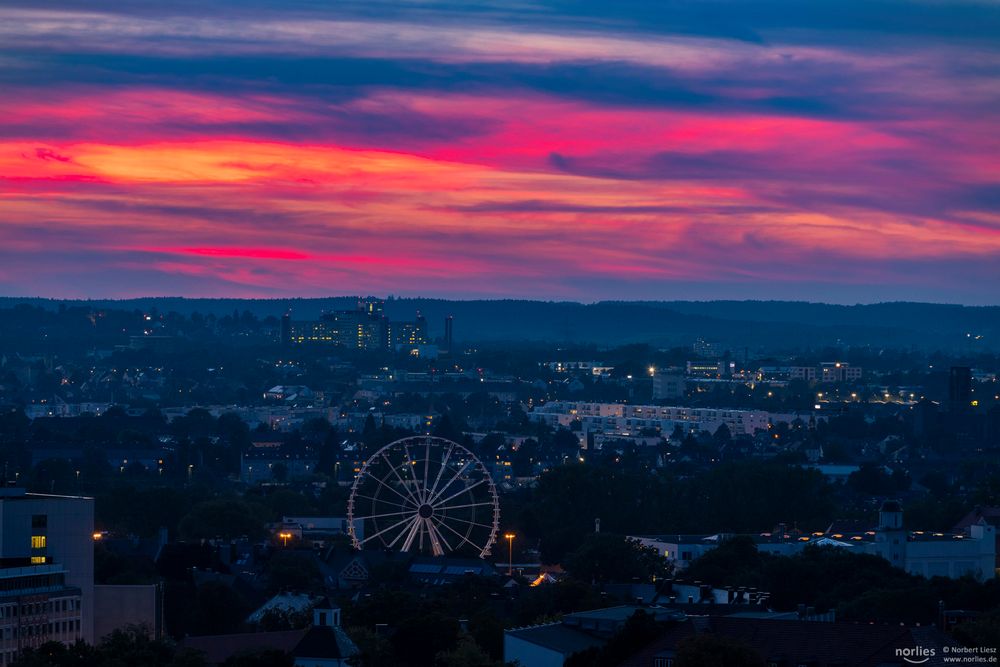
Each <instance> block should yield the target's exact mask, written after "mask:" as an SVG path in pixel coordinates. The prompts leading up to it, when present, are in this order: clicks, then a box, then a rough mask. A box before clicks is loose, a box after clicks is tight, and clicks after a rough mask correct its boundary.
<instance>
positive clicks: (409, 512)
mask: <svg viewBox="0 0 1000 667" xmlns="http://www.w3.org/2000/svg"><path fill="white" fill-rule="evenodd" d="M403 515H406V516H413V510H404V511H402V512H386V513H385V514H365V515H363V516H355V517H354V519H355V521H358V520H361V521H364V520H365V519H384V518H385V517H387V516H403Z"/></svg>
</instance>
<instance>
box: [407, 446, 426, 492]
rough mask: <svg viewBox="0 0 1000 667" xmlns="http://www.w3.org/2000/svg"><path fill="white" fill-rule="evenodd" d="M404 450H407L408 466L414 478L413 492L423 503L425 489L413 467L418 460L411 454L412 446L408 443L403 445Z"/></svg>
mask: <svg viewBox="0 0 1000 667" xmlns="http://www.w3.org/2000/svg"><path fill="white" fill-rule="evenodd" d="M403 451H405V452H406V462H407V465H406V467H407V468H409V469H410V477H412V478H413V492H414V493H415V494H416V496H417V500H418V501H419V503H420V504H421V505H422V504H423V503H424V491H423V489H422V488H421V484H420V481H419V480H417V473H416V471H415V470H414V469H413V468H414V467H415V464H416V461H414V460H413V458H412V457H411V456H410V447H409V446H408V445H403Z"/></svg>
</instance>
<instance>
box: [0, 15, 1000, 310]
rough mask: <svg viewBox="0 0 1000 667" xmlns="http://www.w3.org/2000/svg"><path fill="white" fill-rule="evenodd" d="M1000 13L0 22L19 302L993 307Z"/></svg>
mask: <svg viewBox="0 0 1000 667" xmlns="http://www.w3.org/2000/svg"><path fill="white" fill-rule="evenodd" d="M998 25H1000V8H998V6H997V5H995V4H992V3H985V2H983V3H975V2H970V3H949V4H947V5H945V4H943V3H940V4H939V3H931V2H926V3H925V2H906V3H896V2H864V3H860V2H849V3H846V4H845V3H832V2H822V3H811V4H809V5H808V7H803V6H801V5H799V4H797V3H792V2H789V1H787V0H775V1H773V2H767V3H757V4H756V5H754V6H752V7H751V6H748V5H743V4H739V3H732V2H717V3H707V4H704V3H703V4H700V5H690V4H683V3H678V4H673V3H667V4H663V3H656V4H655V5H654V4H653V3H642V2H635V3H615V4H614V5H613V6H608V5H606V4H605V3H589V2H584V3H564V2H558V1H557V0H543V1H542V2H538V3H533V4H523V5H516V6H514V5H510V4H506V3H482V4H479V5H477V6H475V7H468V6H464V5H454V4H451V3H446V2H424V3H408V4H406V5H403V6H400V5H398V4H396V3H380V2H367V3H341V4H338V5H337V7H336V8H329V7H319V6H315V5H313V4H312V3H307V2H301V3H276V2H268V1H265V0H261V1H259V2H250V3H240V4H236V3H232V4H230V3H221V4H214V5H213V6H212V8H208V9H206V8H204V7H199V6H198V5H196V4H195V3H186V2H182V3H173V4H172V5H171V6H170V7H169V8H162V7H150V6H146V5H145V4H143V3H128V2H114V3H111V2H98V3H88V4H87V5H83V4H81V3H76V2H72V1H63V2H55V3H49V4H48V6H47V8H46V9H44V10H40V9H37V8H33V7H32V6H31V5H30V3H18V2H13V3H7V4H6V5H5V6H4V7H3V8H0V40H2V43H3V46H2V47H0V64H2V65H3V66H2V67H0V87H2V89H3V90H4V91H5V93H6V94H4V95H3V96H2V98H0V112H2V115H0V119H2V120H0V221H2V223H3V224H2V225H0V294H2V295H11V296H46V297H56V298H74V297H79V298H84V297H92V298H127V297H137V296H159V295H164V296H191V297H203V296H212V297H288V296H306V297H311V296H326V295H329V294H350V293H361V294H367V293H371V294H387V293H392V294H397V295H402V296H417V295H420V296H436V297H444V298H508V297H524V298H533V299H567V300H575V301H585V302H589V301H595V300H601V299H678V298H682V299H683V298H690V299H716V298H721V299H725V298H732V299H756V298H765V299H772V298H773V299H801V300H809V301H822V302H830V303H855V302H866V303H870V302H875V301H888V300H908V301H938V302H949V303H965V304H970V305H984V304H991V305H996V304H997V303H998V300H997V296H996V293H995V285H996V284H997V283H998V282H1000V214H998V204H1000V186H998V184H997V183H998V180H1000V179H998V176H1000V162H998V158H997V157H996V156H997V155H1000V135H998V133H997V132H996V127H997V123H998V120H1000V118H998V116H1000V112H998V109H1000V104H998V102H1000V99H998V98H1000V89H998V85H997V81H998V78H997V73H998V72H1000V57H998V56H1000V49H998V47H1000V40H998V39H997V34H1000V33H998V30H997V27H998Z"/></svg>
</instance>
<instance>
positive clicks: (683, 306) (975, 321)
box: [0, 297, 1000, 351]
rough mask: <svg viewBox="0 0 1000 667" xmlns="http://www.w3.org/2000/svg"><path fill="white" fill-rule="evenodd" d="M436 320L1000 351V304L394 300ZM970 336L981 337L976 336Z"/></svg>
mask: <svg viewBox="0 0 1000 667" xmlns="http://www.w3.org/2000/svg"><path fill="white" fill-rule="evenodd" d="M355 302H356V297H330V298H322V299H186V298H172V297H171V298H166V297H164V298H143V299H125V300H95V301H83V302H81V301H68V300H53V299H35V298H27V299H20V298H13V297H0V308H10V307H12V306H13V305H15V304H18V303H28V304H31V305H35V306H42V307H45V308H52V309H55V308H58V307H59V305H60V304H67V305H70V304H72V305H85V304H89V305H92V306H93V307H95V308H115V309H125V310H133V309H138V310H143V311H150V310H152V309H154V308H155V309H156V310H158V311H160V312H170V311H174V312H178V313H182V314H185V315H189V314H191V313H194V312H200V313H202V314H209V313H214V314H216V315H218V316H221V315H226V314H230V313H232V312H233V311H234V310H238V311H241V312H242V311H244V310H249V311H251V312H253V313H254V314H256V315H257V316H258V317H267V316H280V315H282V314H283V313H285V312H291V313H292V319H294V320H310V319H316V318H318V317H319V315H320V314H321V313H322V312H324V311H330V310H340V309H345V308H350V307H352V306H353V304H354V303H355ZM418 310H419V311H420V312H422V313H423V314H424V315H425V316H426V317H427V319H428V322H429V325H430V333H431V335H432V336H440V335H442V333H443V329H444V325H443V322H444V318H445V317H446V316H447V315H453V316H454V318H455V337H456V339H458V340H463V341H475V342H480V343H490V342H503V341H536V342H566V343H575V344H582V343H594V344H598V345H619V344H623V343H649V344H653V345H659V346H670V345H687V344H690V343H691V342H692V341H693V340H695V339H696V338H698V337H703V338H705V339H707V340H711V341H714V342H717V343H718V344H720V345H723V346H730V347H742V346H750V347H766V348H771V349H774V348H781V347H788V348H802V347H806V348H817V347H825V346H847V345H851V346H859V345H862V346H875V347H909V346H913V347H920V348H936V349H952V350H963V349H968V350H971V349H972V346H975V349H977V350H984V351H985V350H1000V307H997V306H955V305H946V304H929V303H908V302H898V303H880V304H871V305H855V306H839V305H829V304H822V303H807V302H797V301H643V302H637V301H631V302H629V301H603V302H599V303H594V304H580V303H573V302H546V301H528V300H475V301H448V300H444V299H422V298H392V299H388V300H387V301H386V312H387V314H388V315H389V317H390V318H391V319H393V320H406V319H413V317H414V315H415V313H416V311H418ZM967 334H973V336H982V338H981V339H979V340H978V341H974V340H972V341H970V339H969V338H968V337H967Z"/></svg>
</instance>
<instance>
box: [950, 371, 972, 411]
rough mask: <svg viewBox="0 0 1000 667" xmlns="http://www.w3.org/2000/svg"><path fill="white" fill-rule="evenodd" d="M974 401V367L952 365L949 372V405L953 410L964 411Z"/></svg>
mask: <svg viewBox="0 0 1000 667" xmlns="http://www.w3.org/2000/svg"><path fill="white" fill-rule="evenodd" d="M971 403H972V369H971V368H969V367H968V366H952V367H951V371H950V372H949V373H948V406H949V407H950V408H951V410H952V412H963V411H965V410H968V409H969V406H970V405H971Z"/></svg>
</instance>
